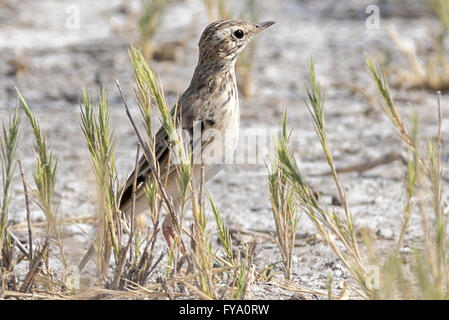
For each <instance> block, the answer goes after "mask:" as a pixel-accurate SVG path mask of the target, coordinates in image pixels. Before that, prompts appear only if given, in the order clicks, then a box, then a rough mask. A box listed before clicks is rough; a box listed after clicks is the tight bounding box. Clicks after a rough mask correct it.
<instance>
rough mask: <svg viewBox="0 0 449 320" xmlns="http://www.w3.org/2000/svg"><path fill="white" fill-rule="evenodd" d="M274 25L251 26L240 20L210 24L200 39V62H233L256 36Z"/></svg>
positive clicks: (257, 24)
mask: <svg viewBox="0 0 449 320" xmlns="http://www.w3.org/2000/svg"><path fill="white" fill-rule="evenodd" d="M274 23H275V22H274V21H266V22H261V23H256V24H253V23H250V22H246V21H242V20H219V21H215V22H212V23H211V24H209V25H208V26H207V27H206V29H205V30H204V31H203V34H202V35H201V38H200V42H199V47H200V60H201V61H211V62H212V61H228V62H232V61H235V59H237V57H238V55H239V54H240V53H241V52H242V51H243V49H244V48H245V47H246V46H247V45H248V44H249V43H250V42H251V40H252V39H253V37H254V36H255V35H256V34H258V33H259V32H261V31H262V30H264V29H266V28H268V27H270V26H271V25H273V24H274Z"/></svg>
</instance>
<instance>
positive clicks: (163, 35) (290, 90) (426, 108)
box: [0, 0, 449, 299]
mask: <svg viewBox="0 0 449 320" xmlns="http://www.w3.org/2000/svg"><path fill="white" fill-rule="evenodd" d="M379 2H380V3H379V6H380V8H381V20H380V28H379V29H378V30H369V29H367V28H366V26H365V19H366V14H365V8H366V6H367V5H368V4H370V1H355V0H352V1H344V2H343V1H338V2H336V1H331V0H325V1H324V0H323V1H321V0H320V1H311V0H309V1H287V0H286V1H279V2H278V1H263V2H262V1H260V6H261V8H262V10H261V17H260V20H261V21H263V20H276V21H277V22H278V23H277V24H276V25H275V26H274V27H273V28H271V29H270V30H267V31H266V32H264V34H262V35H260V36H259V38H258V39H257V41H258V51H257V54H256V61H255V70H254V81H255V83H254V87H255V88H256V94H255V95H254V97H252V98H250V99H241V101H240V104H241V117H242V118H241V126H242V128H243V129H244V130H245V128H251V129H261V130H271V129H276V128H279V127H280V124H281V116H282V111H283V110H284V109H287V110H288V113H289V123H290V124H291V125H292V126H293V125H294V126H296V129H295V132H294V136H293V142H292V145H293V147H294V149H295V152H296V156H297V159H298V161H299V164H300V168H301V170H302V171H303V173H304V174H305V176H306V177H307V180H308V181H309V182H310V183H311V184H312V185H313V187H314V188H315V189H316V190H318V191H320V192H321V193H323V194H324V200H325V201H327V202H328V203H329V205H331V198H332V196H333V195H336V190H335V188H334V185H333V184H332V180H331V178H330V177H329V176H320V173H323V172H325V171H326V170H327V167H326V163H325V159H324V157H323V155H322V152H321V149H320V145H319V142H318V140H317V138H316V137H315V134H314V131H313V126H312V123H311V121H310V117H309V115H308V111H307V108H306V107H305V104H304V100H305V91H304V83H305V82H306V81H307V79H308V78H307V64H308V61H309V59H310V57H311V56H313V58H314V61H315V64H316V68H317V72H318V74H319V78H320V81H321V83H322V84H323V86H324V87H325V88H326V97H327V103H326V121H327V122H326V124H327V128H328V135H329V139H330V142H331V146H332V149H333V150H332V151H333V155H334V157H335V161H336V164H337V166H341V167H344V166H348V165H351V164H357V163H363V162H366V161H369V160H373V159H376V158H378V157H380V156H383V155H385V154H387V153H388V152H390V151H401V150H403V147H402V145H401V143H400V142H399V139H398V137H397V135H396V133H395V131H394V129H393V127H392V126H391V124H390V123H389V121H388V120H387V119H386V117H385V116H384V115H383V114H381V113H380V112H379V110H380V109H379V108H378V106H376V108H375V109H374V110H371V106H370V105H369V103H368V102H367V101H366V99H364V98H362V97H361V96H359V95H354V93H352V92H351V91H350V90H348V86H349V85H351V84H356V85H357V86H359V87H361V88H364V90H366V91H367V92H368V93H369V94H373V95H374V96H375V97H377V96H376V95H375V90H374V87H373V84H372V82H371V80H370V78H369V75H368V73H367V72H366V68H365V65H364V53H365V52H368V53H373V54H379V53H383V54H384V55H386V53H388V54H389V55H390V56H391V59H393V60H394V61H396V62H398V63H401V58H400V57H399V56H398V53H397V50H395V47H394V45H393V44H392V42H391V40H389V38H388V36H387V33H386V30H385V27H386V26H387V25H389V24H394V25H395V26H397V28H398V30H401V33H402V34H403V35H404V36H405V37H410V38H418V39H419V38H420V37H421V38H422V36H423V35H425V32H426V30H427V29H426V23H430V24H431V23H434V22H433V21H432V20H431V18H429V15H428V14H427V11H426V9H425V7H424V6H423V5H422V4H421V1H411V0H410V1H379ZM400 2H401V3H400ZM403 2H407V5H405V4H402V3H403ZM123 3H125V2H124V1H123ZM123 3H122V1H118V0H116V1H105V0H101V1H100V0H97V1H94V2H92V1H87V0H79V1H76V2H75V1H69V0H58V1H52V0H41V1H39V2H36V1H31V0H22V1H21V10H20V11H19V10H18V5H17V3H16V1H12V0H3V1H0V108H1V109H0V113H1V117H2V119H6V118H7V115H8V112H10V111H11V109H12V108H13V107H14V106H15V104H16V97H15V90H14V86H18V87H19V88H20V90H21V92H22V93H23V95H24V96H25V97H26V98H27V100H28V102H29V104H30V106H31V107H32V109H33V110H34V111H35V113H36V114H37V115H38V116H39V118H40V121H41V126H42V127H43V128H45V130H46V132H47V138H48V143H49V145H51V146H52V147H53V149H54V152H55V155H56V157H57V158H58V175H57V188H56V190H57V192H56V196H57V199H58V201H59V211H60V213H61V214H63V215H64V217H66V218H72V217H84V216H89V215H92V214H93V213H94V206H93V203H94V201H95V196H94V194H95V192H94V191H95V187H94V181H93V177H92V174H91V168H90V162H89V157H88V152H87V149H86V147H85V145H84V142H83V138H82V133H81V131H80V130H79V124H78V121H79V100H80V99H81V88H82V87H83V86H85V87H86V88H88V89H89V90H90V91H91V92H96V90H97V89H96V88H97V86H99V85H104V86H105V87H106V89H107V92H108V97H109V101H110V103H111V105H112V110H113V111H112V121H113V124H114V128H115V134H116V136H117V162H118V169H119V172H120V176H121V177H123V179H124V178H126V176H127V174H128V173H129V172H130V170H131V168H132V166H133V164H134V152H135V146H136V142H137V140H136V137H135V136H134V134H133V131H132V128H131V126H130V123H129V122H128V120H127V119H126V117H125V113H124V109H123V106H122V104H121V103H120V100H119V96H118V93H117V91H116V89H115V86H114V79H119V80H120V82H121V83H122V86H123V87H124V91H125V95H126V96H127V98H128V100H129V102H130V105H132V109H133V112H134V113H135V114H136V116H137V114H138V113H137V112H138V111H137V108H136V106H135V105H134V102H133V101H134V100H133V98H132V96H133V93H132V73H131V68H130V66H129V63H128V57H127V47H128V44H129V42H130V41H132V40H135V39H137V37H138V30H137V28H136V19H137V18H136V8H138V1H133V2H130V4H126V5H125V4H123ZM127 3H128V2H127ZM337 3H338V4H337ZM73 4H76V5H77V6H78V7H79V9H80V29H79V30H70V29H68V28H66V27H65V19H66V18H67V14H66V11H65V10H66V9H67V6H70V5H73ZM36 13H37V14H36ZM422 16H424V17H427V18H418V17H422ZM422 19H425V20H422ZM207 22H208V19H207V16H206V14H205V11H204V7H203V4H202V2H201V1H199V0H185V1H174V3H173V4H172V5H170V7H169V9H168V11H167V14H166V16H165V19H164V21H163V23H162V26H161V28H160V31H159V33H158V35H157V36H156V40H155V42H156V44H162V43H167V42H170V41H181V42H182V43H183V45H181V46H179V47H177V48H176V52H175V53H176V59H175V61H163V62H158V61H153V62H151V66H152V67H153V69H154V70H156V71H157V72H158V74H159V76H160V78H161V81H162V83H163V85H164V89H165V92H166V95H167V98H168V100H169V101H170V103H174V102H175V100H176V96H177V95H178V94H180V93H181V92H182V90H183V89H184V88H185V87H186V86H187V84H188V82H189V80H190V77H191V75H192V72H193V69H194V67H195V64H196V60H197V53H198V52H197V51H198V50H197V41H198V38H199V35H200V33H201V31H202V30H203V28H204V27H205V25H206V24H207ZM424 22H425V23H424ZM14 62H20V63H22V64H23V65H24V66H25V67H24V70H23V71H22V72H19V73H18V74H15V73H14V67H13V66H11V64H12V63H14ZM402 62H403V61H402ZM394 93H395V97H397V98H398V101H400V106H401V111H402V112H403V113H404V114H405V115H409V114H411V112H412V111H415V110H416V111H418V112H419V114H420V116H421V121H422V124H421V127H422V131H423V134H426V135H432V134H434V133H435V132H436V112H435V111H436V95H435V94H434V93H432V92H426V91H407V92H405V91H401V90H395V91H394ZM446 100H447V96H446V95H443V101H444V102H446ZM375 101H378V100H375ZM445 114H446V115H447V114H448V113H447V112H446V113H445ZM448 121H449V118H448V117H446V116H445V117H444V120H443V136H446V135H447V134H448V132H447V128H449V127H448V126H447V122H448ZM22 123H23V125H22V134H21V139H20V146H19V152H18V157H19V158H20V159H22V161H23V163H24V167H25V170H26V176H27V180H28V182H29V183H30V184H31V183H32V177H31V173H32V170H33V167H34V159H33V151H32V145H33V140H32V136H31V131H30V127H29V125H28V123H26V121H25V118H24V117H23V121H22ZM241 147H242V148H245V146H244V144H242V145H241ZM130 155H132V156H130ZM259 160H260V159H259ZM259 163H260V164H259V165H250V164H246V165H229V166H226V167H225V169H224V170H223V172H222V173H220V174H219V175H218V176H216V177H215V178H214V179H213V180H212V181H210V182H209V183H208V185H207V188H208V190H209V191H210V193H211V194H212V195H213V198H214V199H215V201H216V203H217V205H218V207H219V208H221V212H222V213H223V215H224V217H225V220H226V222H227V223H228V225H229V227H230V228H231V230H233V231H235V232H234V233H233V234H234V236H235V240H236V242H239V241H245V240H248V239H251V238H252V237H255V238H256V239H257V241H258V247H257V250H256V253H255V258H254V259H255V260H254V261H255V264H256V269H257V268H261V267H262V266H263V265H264V264H267V263H272V262H276V261H279V260H280V255H279V252H278V249H277V247H276V245H275V243H274V242H273V241H271V240H270V238H269V237H267V235H269V234H271V233H273V232H274V231H275V227H274V222H273V218H272V213H271V208H270V203H269V200H268V195H267V183H266V176H265V170H264V163H263V161H259ZM404 169H405V168H404V166H403V165H402V164H401V163H400V162H399V161H396V162H393V163H391V164H388V165H385V166H380V167H377V168H375V169H372V170H369V171H367V172H364V173H363V174H358V173H349V174H344V175H342V176H341V179H342V182H343V184H344V186H345V188H346V190H347V195H348V198H349V203H350V206H351V210H352V213H353V215H354V217H355V220H356V223H357V225H358V226H359V227H368V228H370V229H371V230H372V231H373V232H374V233H375V234H376V235H377V238H378V240H379V241H378V243H377V244H378V246H379V249H380V250H381V251H382V252H386V251H388V248H389V247H390V246H392V245H393V244H394V243H395V242H394V241H393V240H395V239H397V237H398V233H399V228H400V223H401V212H402V210H403V207H404V198H405V195H404V182H403V176H404ZM17 178H18V176H17ZM16 182H17V183H15V184H14V189H13V194H12V208H11V211H12V212H11V218H10V220H11V225H14V224H17V223H20V222H23V221H24V220H25V214H24V212H25V211H24V201H23V191H22V187H21V184H20V183H19V180H16ZM443 196H444V199H447V194H444V195H443ZM32 209H33V212H32V217H33V221H35V222H38V221H42V219H43V216H42V213H41V212H40V211H39V209H38V207H37V206H35V205H33V208H32ZM337 209H338V207H337ZM66 231H67V234H66V237H65V240H64V241H65V244H66V248H67V254H68V256H69V259H70V261H71V262H72V263H74V264H76V263H77V262H78V261H79V259H80V258H81V256H82V255H83V253H84V252H85V250H86V249H87V248H88V246H89V239H88V237H87V236H86V234H85V232H87V234H91V235H93V233H94V229H93V228H92V227H91V226H90V225H84V224H80V225H78V226H70V227H67V228H66ZM419 232H420V231H419V223H418V221H417V219H412V226H411V228H410V229H409V232H408V233H407V235H406V240H405V243H404V245H405V246H407V244H408V243H409V242H410V241H413V240H414V239H416V236H417V235H418V234H419ZM314 234H315V231H314V229H313V227H312V226H311V225H310V223H309V222H308V221H307V217H306V216H305V215H304V216H303V217H302V219H301V224H300V227H299V231H298V239H297V246H296V248H295V253H294V255H295V262H294V281H295V282H297V283H299V284H301V285H304V286H307V287H311V288H315V289H325V288H326V282H327V278H328V274H329V271H331V272H333V274H334V278H335V285H337V284H338V283H339V281H340V280H342V279H347V277H348V276H347V272H346V270H345V269H344V267H343V266H342V264H341V263H340V262H339V261H338V259H337V258H336V257H335V255H333V254H332V252H331V251H330V249H328V248H327V247H326V245H325V244H324V243H323V242H321V241H320V240H316V241H311V242H306V241H305V239H306V238H308V237H310V236H312V235H314ZM264 235H265V236H264ZM21 236H25V235H24V234H23V235H21ZM163 245H164V243H163V242H162V240H161V241H159V242H158V246H159V248H160V249H161V250H162V249H163ZM93 270H94V266H93V265H90V266H89V268H88V270H87V271H86V274H85V275H83V277H85V278H89V277H91V276H92V274H93ZM250 292H251V294H250V297H253V298H257V299H258V298H279V299H286V298H289V297H292V295H293V294H292V293H291V292H288V291H283V290H281V289H279V288H276V287H275V286H272V285H268V284H264V283H258V284H254V285H253V286H252V288H251V289H250Z"/></svg>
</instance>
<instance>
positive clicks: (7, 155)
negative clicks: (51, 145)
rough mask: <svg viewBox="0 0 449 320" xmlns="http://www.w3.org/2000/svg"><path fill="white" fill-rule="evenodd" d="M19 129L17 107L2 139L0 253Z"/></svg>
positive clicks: (6, 224)
mask: <svg viewBox="0 0 449 320" xmlns="http://www.w3.org/2000/svg"><path fill="white" fill-rule="evenodd" d="M19 131H20V117H19V109H18V108H16V109H15V111H14V114H13V115H12V116H10V118H9V122H8V125H7V126H5V124H3V136H2V139H1V151H2V182H3V194H2V205H1V216H0V253H1V252H2V248H3V244H4V239H5V237H6V228H7V227H8V212H9V205H10V201H9V200H10V194H11V183H12V178H13V174H14V168H15V164H14V159H15V155H16V150H17V142H18V139H19ZM5 244H8V242H5ZM0 256H1V254H0Z"/></svg>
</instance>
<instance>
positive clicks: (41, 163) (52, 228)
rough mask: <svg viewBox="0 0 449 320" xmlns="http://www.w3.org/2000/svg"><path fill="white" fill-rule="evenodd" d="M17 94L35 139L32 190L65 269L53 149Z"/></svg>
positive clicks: (18, 93)
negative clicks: (33, 187)
mask: <svg viewBox="0 0 449 320" xmlns="http://www.w3.org/2000/svg"><path fill="white" fill-rule="evenodd" d="M17 96H18V98H19V101H20V103H21V105H22V107H23V110H24V111H25V114H26V116H27V118H28V121H29V123H30V125H31V128H32V131H33V135H34V141H35V147H34V151H35V153H36V166H35V169H34V173H33V179H34V183H35V185H36V189H34V190H33V193H34V196H35V198H36V199H37V203H38V205H39V207H40V208H41V210H42V211H43V213H44V215H45V218H46V222H47V237H48V238H51V237H54V238H55V239H56V244H57V247H58V248H59V252H60V255H59V259H60V260H61V262H62V263H63V265H64V267H65V269H67V268H68V263H67V259H66V256H65V252H64V246H63V242H62V237H61V233H60V229H59V219H60V217H59V214H58V209H57V205H56V204H55V199H54V191H55V185H56V167H57V161H56V159H55V157H54V154H53V150H52V149H51V148H49V147H48V146H47V139H46V135H45V131H43V130H42V129H41V128H40V124H39V119H38V118H37V117H36V116H35V115H34V114H33V113H32V111H31V109H30V107H29V105H28V103H27V102H26V100H25V98H24V97H23V96H22V94H21V93H20V91H19V90H18V89H17ZM47 265H48V257H47Z"/></svg>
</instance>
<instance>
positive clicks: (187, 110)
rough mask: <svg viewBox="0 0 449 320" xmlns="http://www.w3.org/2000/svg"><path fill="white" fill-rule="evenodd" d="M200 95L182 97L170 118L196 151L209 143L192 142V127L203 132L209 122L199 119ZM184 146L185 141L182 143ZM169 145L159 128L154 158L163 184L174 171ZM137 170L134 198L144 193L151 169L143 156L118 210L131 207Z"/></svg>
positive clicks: (167, 138) (126, 185) (167, 139)
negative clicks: (174, 118)
mask: <svg viewBox="0 0 449 320" xmlns="http://www.w3.org/2000/svg"><path fill="white" fill-rule="evenodd" d="M185 96H187V98H185ZM200 96H201V95H200V93H198V94H196V95H185V94H184V95H183V96H182V97H181V99H180V100H179V103H178V107H177V108H176V107H174V108H173V109H172V111H171V114H172V116H173V115H174V114H175V112H176V121H177V122H178V126H179V125H180V126H182V128H183V129H184V130H186V131H187V132H188V133H189V137H190V141H189V145H190V148H193V150H196V149H195V148H197V146H198V145H200V146H201V149H203V148H204V147H205V146H206V145H207V144H209V143H210V142H211V141H206V142H201V141H200V142H198V141H192V140H193V139H192V137H193V130H194V129H193V126H194V125H199V126H201V129H202V130H203V129H204V128H205V127H207V126H208V125H209V120H207V119H202V118H201V112H200V111H201V110H200V108H201V106H202V104H203V103H202V100H201V98H200ZM184 143H185V144H186V141H184ZM171 147H172V145H171V143H170V137H169V136H168V134H167V132H166V130H165V129H164V128H163V127H161V128H159V130H158V132H157V133H156V136H155V157H156V160H157V162H158V167H159V175H160V178H161V180H162V182H163V183H164V181H165V179H166V178H167V177H168V176H169V175H170V174H171V173H173V172H174V171H175V170H176V168H177V167H176V165H173V164H172V161H171V159H172V155H171ZM136 169H137V181H136V182H137V184H136V187H137V188H136V198H139V197H140V196H141V195H142V194H143V192H144V185H145V181H146V180H147V179H148V177H150V175H151V173H152V170H153V168H152V167H151V166H150V165H149V164H148V161H147V159H146V157H145V155H143V156H142V157H141V158H140V160H139V162H138V165H137V168H135V169H134V171H133V172H132V173H131V174H130V176H129V177H128V180H127V182H126V184H125V187H124V188H123V192H122V196H121V198H120V210H122V211H123V210H126V209H127V208H128V207H129V206H130V205H131V199H132V189H133V184H134V179H135V170H136Z"/></svg>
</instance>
